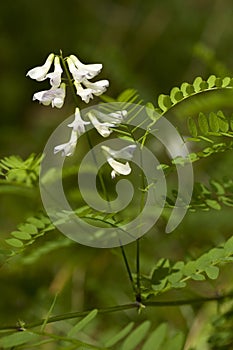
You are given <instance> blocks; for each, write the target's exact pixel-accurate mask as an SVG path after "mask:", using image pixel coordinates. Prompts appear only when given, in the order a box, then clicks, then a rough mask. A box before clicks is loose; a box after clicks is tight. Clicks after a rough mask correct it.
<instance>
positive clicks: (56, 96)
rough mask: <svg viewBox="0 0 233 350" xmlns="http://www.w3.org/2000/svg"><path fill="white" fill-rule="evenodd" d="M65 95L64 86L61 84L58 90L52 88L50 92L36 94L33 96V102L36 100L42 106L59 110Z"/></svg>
mask: <svg viewBox="0 0 233 350" xmlns="http://www.w3.org/2000/svg"><path fill="white" fill-rule="evenodd" d="M65 95H66V85H65V83H62V84H61V86H60V87H59V88H54V87H52V88H51V89H50V90H44V91H39V92H36V93H35V94H34V95H33V101H35V100H38V101H39V102H40V103H42V104H43V105H44V106H48V105H50V104H51V105H52V107H57V108H61V107H62V106H63V104H64V100H65Z"/></svg>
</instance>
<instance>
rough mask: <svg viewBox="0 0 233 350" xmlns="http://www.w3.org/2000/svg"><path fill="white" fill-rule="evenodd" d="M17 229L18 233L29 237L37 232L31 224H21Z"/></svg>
mask: <svg viewBox="0 0 233 350" xmlns="http://www.w3.org/2000/svg"><path fill="white" fill-rule="evenodd" d="M18 228H19V230H20V231H22V232H27V233H29V234H31V235H35V234H36V233H37V232H38V230H37V228H36V226H34V225H32V224H22V225H19V226H18Z"/></svg>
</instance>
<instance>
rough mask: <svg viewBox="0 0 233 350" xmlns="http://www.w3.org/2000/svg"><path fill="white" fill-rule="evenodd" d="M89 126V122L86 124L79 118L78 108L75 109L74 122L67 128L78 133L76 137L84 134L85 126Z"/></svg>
mask: <svg viewBox="0 0 233 350" xmlns="http://www.w3.org/2000/svg"><path fill="white" fill-rule="evenodd" d="M88 124H90V122H86V121H85V120H83V119H82V118H81V114H80V110H79V108H78V107H76V108H75V116H74V121H73V122H72V123H70V124H68V126H69V127H70V128H73V131H76V132H77V133H78V136H81V135H82V134H84V133H85V125H88Z"/></svg>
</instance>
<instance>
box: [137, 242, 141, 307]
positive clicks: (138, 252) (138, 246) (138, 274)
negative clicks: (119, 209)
mask: <svg viewBox="0 0 233 350" xmlns="http://www.w3.org/2000/svg"><path fill="white" fill-rule="evenodd" d="M136 273H137V293H136V301H137V302H139V303H140V302H141V283H140V238H139V239H137V241H136Z"/></svg>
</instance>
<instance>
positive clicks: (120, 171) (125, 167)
mask: <svg viewBox="0 0 233 350" xmlns="http://www.w3.org/2000/svg"><path fill="white" fill-rule="evenodd" d="M107 162H108V164H109V165H110V166H111V167H112V168H113V170H112V171H111V177H112V179H114V178H115V177H116V175H129V174H130V173H131V168H130V165H129V163H128V162H126V163H125V164H123V163H120V162H118V161H116V160H115V159H113V158H112V157H109V158H108V159H107Z"/></svg>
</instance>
